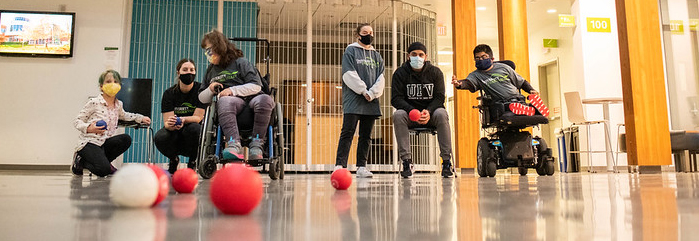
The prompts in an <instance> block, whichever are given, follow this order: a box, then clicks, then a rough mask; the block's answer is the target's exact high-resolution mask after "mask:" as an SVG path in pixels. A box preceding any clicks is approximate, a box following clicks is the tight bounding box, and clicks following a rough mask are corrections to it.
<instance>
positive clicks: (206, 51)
mask: <svg viewBox="0 0 699 241" xmlns="http://www.w3.org/2000/svg"><path fill="white" fill-rule="evenodd" d="M204 55H206V56H211V55H213V52H212V51H211V48H206V49H205V50H204Z"/></svg>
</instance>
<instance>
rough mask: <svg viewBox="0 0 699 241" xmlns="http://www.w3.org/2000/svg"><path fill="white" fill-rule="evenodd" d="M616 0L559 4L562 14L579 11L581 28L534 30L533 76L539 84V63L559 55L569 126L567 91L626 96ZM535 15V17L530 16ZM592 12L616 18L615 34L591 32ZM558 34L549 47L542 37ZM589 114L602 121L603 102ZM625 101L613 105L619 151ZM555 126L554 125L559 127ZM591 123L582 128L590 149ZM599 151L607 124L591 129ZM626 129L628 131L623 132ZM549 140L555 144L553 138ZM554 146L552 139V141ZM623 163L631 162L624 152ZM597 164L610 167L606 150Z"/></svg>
mask: <svg viewBox="0 0 699 241" xmlns="http://www.w3.org/2000/svg"><path fill="white" fill-rule="evenodd" d="M615 9H616V8H615V3H614V0H585V1H575V2H574V3H573V4H572V6H571V7H570V9H558V13H561V14H571V15H573V16H575V21H576V27H574V28H560V27H558V22H552V23H551V24H550V25H548V26H545V27H543V28H540V29H530V34H529V54H530V66H529V67H530V73H531V74H530V76H531V80H532V84H533V85H534V87H535V88H538V87H539V83H538V76H539V73H538V72H539V69H538V66H539V65H540V64H542V63H545V62H548V61H550V60H554V59H558V64H559V65H558V66H559V70H560V86H561V90H560V91H561V92H560V96H561V107H562V108H561V119H562V121H563V122H562V124H563V126H564V127H568V126H570V125H571V122H570V121H569V120H568V116H567V115H568V111H567V108H566V104H565V98H564V94H563V93H565V92H571V91H578V92H580V95H581V97H582V98H598V97H621V96H622V89H621V72H620V69H619V68H620V66H619V42H618V37H617V28H616V26H617V24H616V12H615ZM530 17H535V16H530ZM587 17H604V18H610V21H611V24H610V25H611V32H610V33H591V32H587V23H586V18H587ZM544 38H547V39H558V45H559V47H558V48H551V49H548V50H546V49H544V48H543V44H542V41H543V39H544ZM585 108H586V114H587V119H590V120H602V119H603V111H602V106H601V105H586V106H585ZM623 111H624V110H623V107H622V105H621V104H615V105H611V106H610V121H611V125H610V126H611V138H612V140H611V141H612V147H613V149H615V150H616V143H617V133H616V124H617V123H623V121H624V115H623V113H624V112H623ZM553 128H554V127H552V129H553ZM585 131H586V130H585V128H584V127H583V128H581V129H580V138H581V139H580V141H581V143H580V145H581V149H582V150H587V138H586V132H585ZM590 132H591V140H592V148H593V150H604V148H605V146H604V144H605V142H604V129H603V127H602V126H601V125H597V126H593V127H592V128H591V129H590ZM622 132H623V131H622ZM549 143H555V140H550V141H549ZM550 145H552V144H550ZM581 157H582V160H583V163H582V164H583V165H584V166H587V156H586V155H585V154H583V155H582V156H581ZM619 159H620V161H619V163H618V164H619V165H626V157H625V155H619ZM592 165H593V166H606V157H605V154H601V153H600V154H593V155H592Z"/></svg>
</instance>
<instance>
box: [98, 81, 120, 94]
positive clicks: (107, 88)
mask: <svg viewBox="0 0 699 241" xmlns="http://www.w3.org/2000/svg"><path fill="white" fill-rule="evenodd" d="M119 90H121V85H120V84H117V83H109V84H104V85H102V92H104V93H105V94H107V95H108V96H112V97H114V96H116V94H117V93H119Z"/></svg>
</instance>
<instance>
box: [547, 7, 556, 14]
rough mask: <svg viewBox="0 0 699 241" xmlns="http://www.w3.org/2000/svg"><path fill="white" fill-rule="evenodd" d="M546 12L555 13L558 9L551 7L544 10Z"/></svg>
mask: <svg viewBox="0 0 699 241" xmlns="http://www.w3.org/2000/svg"><path fill="white" fill-rule="evenodd" d="M546 12H547V13H556V12H558V11H557V10H556V9H553V8H552V9H549V10H546Z"/></svg>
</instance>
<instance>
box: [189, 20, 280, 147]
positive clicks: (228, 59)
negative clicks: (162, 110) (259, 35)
mask: <svg viewBox="0 0 699 241" xmlns="http://www.w3.org/2000/svg"><path fill="white" fill-rule="evenodd" d="M201 47H202V48H203V49H205V53H204V54H205V55H206V58H207V59H208V61H209V63H211V64H210V65H209V67H208V68H207V69H206V73H205V75H204V80H203V82H204V83H203V84H202V85H201V89H200V90H199V100H200V101H201V102H202V103H205V104H208V103H211V99H212V98H213V97H214V95H215V94H216V93H218V97H219V100H218V106H217V110H216V111H217V113H218V122H219V124H220V125H221V128H222V129H223V135H224V137H225V140H227V143H226V148H225V149H224V150H223V158H224V159H231V160H234V161H240V160H244V156H243V148H242V145H241V142H240V141H241V140H240V133H239V130H238V120H237V119H236V118H237V117H236V116H237V115H238V114H239V113H240V112H241V111H242V110H243V109H244V107H245V106H246V105H247V106H249V107H250V108H251V109H252V110H253V112H254V124H253V130H252V137H253V138H252V141H251V142H250V145H249V148H250V149H249V152H248V155H249V158H248V159H249V160H260V159H262V158H263V156H262V155H263V146H264V141H265V138H266V135H267V126H268V125H269V120H270V117H271V113H272V109H273V108H274V99H273V98H272V97H271V96H269V95H267V94H264V93H263V91H262V80H261V79H260V76H259V75H258V73H257V70H256V69H255V67H254V66H253V65H252V64H251V63H250V62H249V61H248V60H247V59H245V58H244V57H243V51H242V50H240V49H238V48H237V47H236V46H235V44H233V43H232V42H230V41H228V38H226V36H225V35H223V33H221V32H219V31H217V30H213V31H211V32H209V33H207V34H205V35H204V38H203V39H202V41H201ZM217 88H223V90H222V91H220V92H218V91H217Z"/></svg>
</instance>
